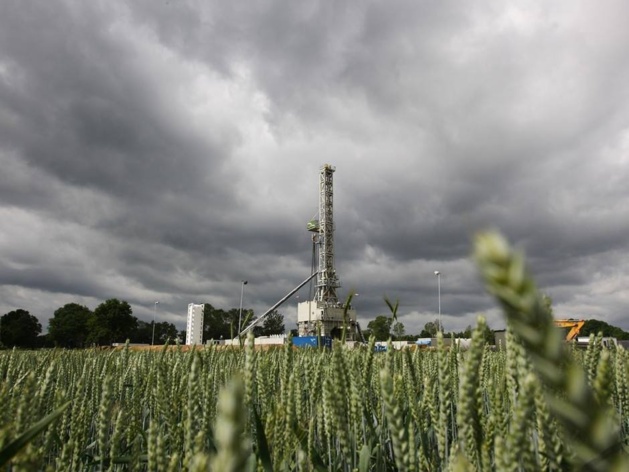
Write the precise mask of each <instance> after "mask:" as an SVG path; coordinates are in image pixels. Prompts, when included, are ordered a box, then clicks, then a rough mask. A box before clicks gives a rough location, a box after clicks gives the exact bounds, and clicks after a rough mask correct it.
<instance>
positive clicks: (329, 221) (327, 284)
mask: <svg viewBox="0 0 629 472" xmlns="http://www.w3.org/2000/svg"><path fill="white" fill-rule="evenodd" d="M335 170H336V169H335V168H334V167H333V166H331V165H330V164H324V165H323V166H322V167H321V172H320V174H319V219H318V220H312V221H310V222H309V223H308V225H307V228H308V230H309V231H311V232H313V233H314V237H313V241H314V247H316V250H317V255H318V257H317V259H318V268H317V280H316V284H315V293H314V298H313V300H309V301H306V302H302V303H299V304H298V306H297V327H298V332H299V336H312V335H321V336H331V337H335V338H338V337H340V336H341V334H342V333H343V332H345V338H346V339H347V340H356V339H358V337H359V336H358V334H357V329H358V328H357V326H358V323H357V322H356V310H354V309H353V308H352V307H349V306H344V305H343V304H342V303H340V302H339V299H338V296H337V294H336V289H337V288H339V287H340V286H341V284H340V282H339V279H338V277H337V276H336V269H335V268H334V211H333V210H334V189H333V175H334V171H335ZM313 250H314V249H313ZM313 255H314V253H313ZM313 263H314V257H313ZM313 269H314V267H313Z"/></svg>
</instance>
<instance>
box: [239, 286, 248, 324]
mask: <svg viewBox="0 0 629 472" xmlns="http://www.w3.org/2000/svg"><path fill="white" fill-rule="evenodd" d="M240 282H241V283H240V311H239V312H238V335H239V336H240V331H241V322H242V296H243V294H244V293H245V285H247V281H246V280H241V281H240Z"/></svg>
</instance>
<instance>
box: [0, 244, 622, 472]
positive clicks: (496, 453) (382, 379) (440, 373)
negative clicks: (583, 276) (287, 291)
mask: <svg viewBox="0 0 629 472" xmlns="http://www.w3.org/2000/svg"><path fill="white" fill-rule="evenodd" d="M475 258H476V260H477V263H478V265H479V267H480V269H481V273H482V274H483V277H484V280H485V281H486V284H487V288H488V291H489V292H490V293H492V294H493V295H494V296H495V297H496V299H497V300H498V302H499V303H500V304H501V305H502V307H503V309H504V311H505V315H506V317H507V323H508V328H509V330H508V334H507V345H506V349H504V350H499V351H494V350H492V349H490V348H489V347H488V346H487V344H486V342H485V333H486V324H485V321H484V320H483V318H479V320H478V325H477V327H476V328H475V329H474V330H473V332H472V345H471V348H470V349H469V350H467V351H459V350H458V349H457V348H456V347H453V348H452V349H446V348H445V347H444V343H443V339H442V338H441V337H439V346H438V347H437V349H435V350H419V349H418V350H414V351H410V350H403V351H395V350H394V349H392V346H389V349H388V351H387V352H386V353H381V354H378V353H375V352H374V349H373V347H374V343H375V338H372V340H371V344H370V345H369V346H368V347H363V348H358V349H353V350H350V349H346V348H345V347H343V346H342V345H341V344H340V343H337V344H335V345H334V347H333V349H332V350H331V351H327V350H307V349H306V350H295V349H293V348H292V347H291V346H290V345H286V346H285V347H284V348H281V349H276V350H270V351H256V350H254V348H253V344H252V339H251V338H250V339H249V340H248V342H247V343H246V346H245V348H244V349H242V350H241V349H239V348H234V349H220V348H219V347H216V346H211V347H206V348H204V349H202V350H198V351H189V352H183V351H182V348H181V347H178V348H176V349H171V350H166V349H164V350H162V351H161V352H157V353H156V352H151V351H131V350H129V349H122V350H119V351H110V352H107V351H101V350H95V349H92V350H85V351H77V350H73V351H71V350H53V351H39V352H36V351H18V350H13V351H4V352H1V353H0V404H2V405H3V408H2V409H0V467H5V468H6V467H7V464H8V463H9V462H10V463H11V466H12V467H13V468H14V470H45V469H48V470H95V471H96V470H112V471H113V470H150V471H156V470H159V471H178V470H192V471H202V470H212V471H242V470H245V471H248V470H252V471H253V470H260V471H262V470H264V471H271V470H278V471H282V470H290V471H293V470H294V471H313V470H317V471H320V470H321V471H325V470H330V471H337V470H341V471H342V470H345V471H354V470H357V471H359V472H366V471H388V470H400V471H407V470H408V471H440V470H450V471H470V470H477V471H491V470H496V471H520V470H522V471H529V470H531V471H537V470H542V471H545V470H547V471H551V470H585V471H608V470H611V471H614V470H615V471H624V470H629V462H628V461H627V459H628V456H627V454H626V453H625V452H624V447H625V444H626V442H627V439H628V434H629V431H628V428H629V381H628V380H627V373H628V371H627V368H628V365H629V363H628V361H629V353H628V352H627V351H625V350H623V349H618V350H616V349H611V350H607V349H604V348H603V347H602V344H601V342H600V337H593V342H591V343H590V344H589V345H588V347H587V350H576V349H573V348H572V347H571V346H570V345H568V344H566V343H564V342H563V340H562V339H561V335H560V333H559V331H558V330H556V329H555V328H554V326H553V323H552V317H551V315H550V312H549V311H548V310H547V309H546V308H545V307H544V304H543V302H542V297H541V296H540V295H539V294H538V292H537V290H536V288H535V285H534V283H533V281H532V279H531V278H530V276H529V275H528V274H527V273H526V271H525V269H524V263H523V258H522V256H521V255H519V254H517V253H514V252H513V251H512V250H511V249H510V248H509V246H508V245H507V244H506V243H505V242H504V241H503V240H502V239H501V238H500V237H498V236H495V235H483V236H481V237H480V238H479V239H478V241H477V244H476V251H475ZM68 402H70V403H69V404H68Z"/></svg>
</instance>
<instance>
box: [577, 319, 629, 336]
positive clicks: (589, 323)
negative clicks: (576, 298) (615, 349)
mask: <svg viewBox="0 0 629 472" xmlns="http://www.w3.org/2000/svg"><path fill="white" fill-rule="evenodd" d="M598 333H602V334H603V336H604V337H612V338H616V339H623V340H624V339H629V333H627V332H626V331H623V330H622V329H620V328H617V327H616V326H612V325H610V324H609V323H606V322H605V321H601V320H595V319H591V320H586V321H585V324H584V325H583V327H582V328H581V331H580V332H579V336H589V335H590V334H598Z"/></svg>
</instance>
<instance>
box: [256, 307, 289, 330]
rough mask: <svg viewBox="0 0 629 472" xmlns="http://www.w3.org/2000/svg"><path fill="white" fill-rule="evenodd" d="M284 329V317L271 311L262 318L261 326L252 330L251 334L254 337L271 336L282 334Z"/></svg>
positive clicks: (275, 311)
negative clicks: (252, 333)
mask: <svg viewBox="0 0 629 472" xmlns="http://www.w3.org/2000/svg"><path fill="white" fill-rule="evenodd" d="M285 329H286V328H285V326H284V315H282V314H281V313H278V312H277V310H273V311H272V312H271V313H269V314H268V315H267V316H266V318H264V321H263V322H262V326H260V327H258V326H256V327H255V328H253V332H254V334H255V335H256V336H271V335H272V334H284V331H285Z"/></svg>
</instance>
